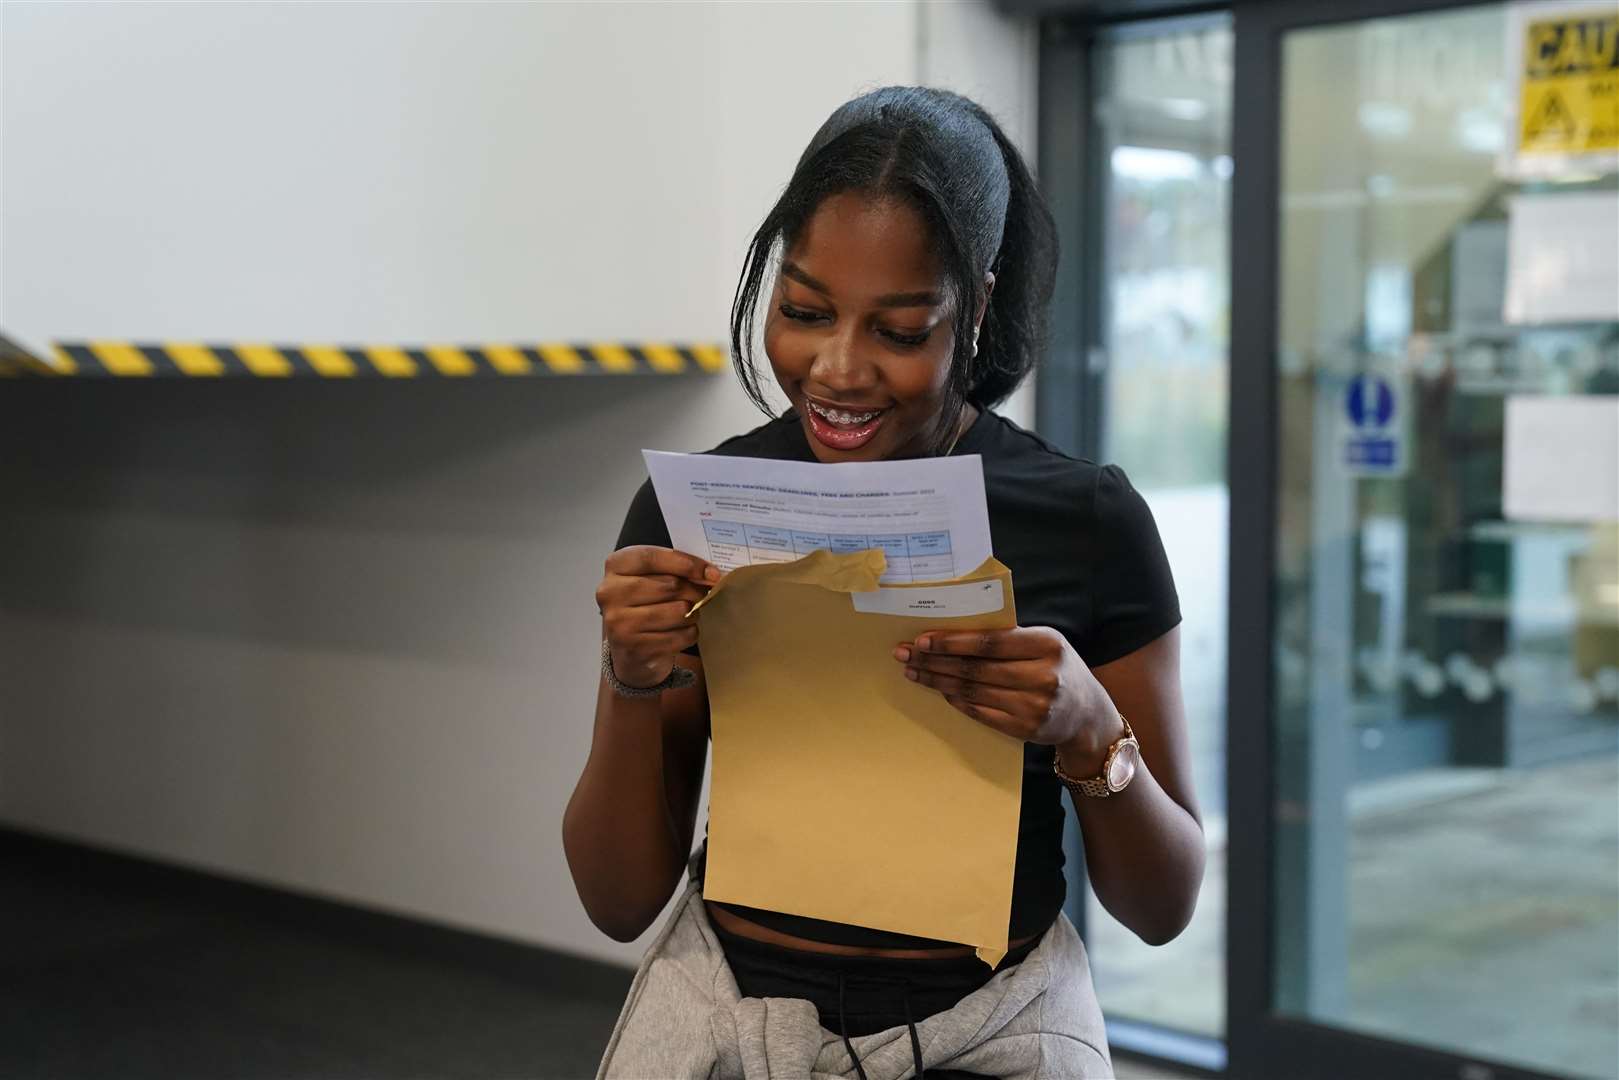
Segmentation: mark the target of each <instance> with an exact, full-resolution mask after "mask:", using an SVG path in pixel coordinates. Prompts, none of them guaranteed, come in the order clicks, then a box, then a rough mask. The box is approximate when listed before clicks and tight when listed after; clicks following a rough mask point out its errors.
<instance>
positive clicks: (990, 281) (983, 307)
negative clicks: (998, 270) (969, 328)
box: [973, 270, 995, 333]
mask: <svg viewBox="0 0 1619 1080" xmlns="http://www.w3.org/2000/svg"><path fill="white" fill-rule="evenodd" d="M994 291H995V275H994V274H993V273H991V272H990V271H988V270H986V271H984V298H983V299H982V300H980V301H978V310H977V311H975V312H973V332H974V333H977V332H978V327H979V326H980V325H982V324H983V321H984V312H985V311H987V310H988V309H989V294H990V293H992V292H994Z"/></svg>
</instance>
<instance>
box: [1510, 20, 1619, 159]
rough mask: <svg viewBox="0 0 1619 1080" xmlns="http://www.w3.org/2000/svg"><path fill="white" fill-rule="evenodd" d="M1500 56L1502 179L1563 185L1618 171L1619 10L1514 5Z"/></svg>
mask: <svg viewBox="0 0 1619 1080" xmlns="http://www.w3.org/2000/svg"><path fill="white" fill-rule="evenodd" d="M1506 58H1507V66H1508V71H1507V74H1508V80H1507V85H1508V88H1509V96H1510V101H1509V104H1508V109H1507V123H1508V131H1507V139H1506V148H1505V150H1504V151H1503V155H1502V159H1501V161H1500V170H1499V171H1500V172H1501V173H1502V175H1503V176H1506V177H1510V178H1513V179H1520V180H1530V179H1561V178H1570V177H1572V176H1574V175H1579V174H1601V173H1604V172H1609V171H1613V170H1615V169H1619V7H1616V6H1615V4H1614V3H1613V0H1534V2H1531V3H1517V4H1513V5H1512V6H1511V7H1510V8H1508V9H1507V42H1506Z"/></svg>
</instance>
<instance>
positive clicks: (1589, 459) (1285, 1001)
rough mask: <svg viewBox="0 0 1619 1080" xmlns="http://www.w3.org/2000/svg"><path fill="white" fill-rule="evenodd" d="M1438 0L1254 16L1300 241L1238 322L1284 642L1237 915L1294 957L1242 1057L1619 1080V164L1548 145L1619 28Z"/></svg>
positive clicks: (1266, 235)
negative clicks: (1257, 823) (1575, 81)
mask: <svg viewBox="0 0 1619 1080" xmlns="http://www.w3.org/2000/svg"><path fill="white" fill-rule="evenodd" d="M1421 6H1424V7H1428V8H1432V10H1425V11H1421V12H1419V13H1415V14H1404V15H1389V16H1381V14H1380V13H1381V11H1382V10H1384V9H1388V8H1390V7H1391V5H1388V4H1380V3H1363V4H1357V3H1328V4H1323V5H1321V6H1320V7H1319V8H1317V7H1316V6H1315V5H1302V6H1301V5H1288V7H1289V8H1291V9H1292V11H1291V12H1288V11H1286V10H1285V9H1284V8H1282V6H1280V5H1265V6H1263V7H1261V8H1259V9H1258V10H1257V14H1256V18H1255V19H1254V20H1253V21H1252V22H1251V23H1250V24H1249V25H1248V26H1247V27H1245V26H1244V21H1243V9H1241V8H1239V11H1238V36H1239V41H1240V40H1241V39H1242V38H1243V36H1244V34H1252V35H1254V40H1252V41H1250V42H1249V44H1248V46H1247V48H1248V50H1249V51H1250V53H1251V54H1252V55H1253V56H1254V58H1255V59H1256V61H1258V62H1261V63H1262V64H1263V65H1264V68H1263V73H1264V75H1265V77H1266V78H1267V80H1268V85H1269V87H1271V88H1272V89H1273V90H1274V94H1273V96H1272V100H1273V101H1274V102H1275V103H1276V104H1275V106H1274V107H1273V110H1272V112H1271V113H1270V115H1269V116H1268V118H1266V119H1263V120H1261V121H1256V123H1255V124H1253V125H1251V126H1249V128H1248V132H1247V133H1248V135H1249V136H1250V138H1251V139H1252V140H1253V142H1252V143H1249V144H1248V145H1254V146H1255V151H1256V153H1255V157H1254V159H1253V162H1252V166H1251V165H1250V159H1249V158H1247V157H1245V156H1243V155H1242V147H1243V145H1244V144H1243V142H1242V139H1241V135H1240V134H1239V146H1238V151H1237V153H1238V157H1237V161H1238V165H1239V173H1238V180H1237V183H1238V185H1239V191H1238V194H1237V210H1238V213H1237V218H1238V220H1237V222H1236V224H1235V225H1234V230H1235V232H1236V234H1237V235H1239V236H1241V235H1243V224H1244V223H1245V222H1246V223H1255V224H1256V225H1257V224H1258V223H1260V221H1261V215H1262V214H1263V215H1266V217H1267V218H1268V220H1266V221H1264V222H1263V225H1262V226H1261V227H1260V228H1259V236H1257V237H1254V238H1253V239H1255V241H1256V242H1262V243H1263V244H1264V245H1265V248H1266V249H1267V250H1265V251H1262V252H1260V253H1257V254H1256V257H1258V258H1263V259H1269V258H1271V257H1273V258H1274V262H1267V265H1266V266H1265V267H1264V268H1263V269H1261V270H1260V271H1258V272H1255V273H1252V274H1250V275H1247V276H1246V280H1245V271H1244V268H1243V264H1242V260H1241V259H1240V258H1239V259H1238V260H1236V261H1234V264H1233V265H1234V279H1233V286H1234V290H1235V291H1236V292H1237V293H1238V294H1242V293H1244V291H1245V290H1246V289H1252V288H1255V287H1258V288H1259V289H1260V290H1262V291H1263V292H1264V293H1265V294H1266V295H1267V297H1268V298H1269V304H1268V306H1267V305H1266V304H1265V303H1264V302H1262V301H1261V300H1260V299H1257V298H1255V297H1254V296H1253V295H1252V294H1249V297H1248V299H1247V300H1242V299H1239V300H1238V301H1237V307H1238V311H1237V313H1236V317H1237V318H1239V319H1240V318H1243V317H1244V316H1246V317H1247V318H1249V319H1251V320H1252V323H1251V325H1249V326H1248V327H1247V328H1246V329H1245V330H1244V331H1243V332H1242V333H1241V334H1239V335H1234V342H1233V357H1234V359H1233V364H1234V373H1233V393H1234V394H1236V393H1238V392H1239V388H1242V389H1246V390H1247V391H1248V392H1249V393H1251V394H1252V396H1253V402H1252V403H1253V404H1254V405H1255V406H1256V407H1262V408H1263V409H1264V410H1265V411H1266V413H1267V416H1266V419H1265V421H1264V422H1263V424H1262V425H1261V427H1262V428H1263V430H1262V431H1260V432H1257V433H1253V432H1251V433H1249V434H1248V436H1247V437H1245V439H1244V441H1243V445H1242V446H1241V447H1240V448H1239V447H1238V446H1237V445H1236V440H1235V439H1234V445H1233V463H1234V470H1235V469H1236V468H1239V467H1240V466H1241V465H1242V464H1243V463H1244V462H1246V463H1247V464H1248V465H1250V466H1252V467H1253V468H1254V469H1255V470H1256V471H1257V472H1258V473H1259V476H1258V477H1257V479H1253V480H1245V481H1243V482H1242V483H1241V484H1240V485H1239V482H1238V481H1237V480H1236V479H1234V480H1233V488H1232V514H1233V518H1234V519H1236V518H1238V517H1239V516H1240V515H1241V514H1242V513H1243V512H1244V510H1245V509H1246V510H1249V511H1259V513H1258V514H1257V515H1256V517H1255V521H1257V522H1258V524H1257V525H1252V524H1249V525H1245V526H1244V528H1245V529H1246V530H1247V535H1248V536H1250V537H1252V539H1253V540H1254V541H1255V544H1256V546H1257V548H1258V551H1257V553H1256V554H1249V555H1247V556H1244V557H1240V558H1238V559H1234V561H1233V594H1234V599H1233V620H1234V621H1233V637H1232V640H1233V642H1236V641H1237V640H1238V638H1237V630H1236V627H1237V625H1238V624H1239V622H1241V621H1242V620H1244V619H1247V620H1249V623H1248V625H1249V627H1250V628H1254V627H1257V628H1262V630H1263V638H1264V640H1265V641H1267V642H1268V648H1265V649H1262V650H1261V649H1256V650H1255V652H1263V653H1264V655H1263V656H1261V657H1249V658H1247V659H1246V660H1243V661H1236V660H1234V663H1233V669H1232V670H1233V682H1234V684H1235V685H1236V687H1237V688H1236V689H1235V690H1234V696H1235V698H1241V699H1242V703H1243V704H1246V705H1247V706H1250V707H1251V709H1252V711H1253V713H1254V715H1255V716H1256V718H1257V719H1256V720H1255V721H1253V722H1252V723H1250V724H1249V725H1248V727H1247V732H1248V734H1249V735H1250V736H1251V737H1252V738H1253V740H1254V741H1253V742H1252V743H1250V744H1249V749H1250V751H1251V752H1256V753H1260V754H1262V755H1263V756H1264V767H1263V769H1261V770H1260V771H1259V772H1258V773H1257V774H1254V775H1252V776H1250V777H1249V778H1248V780H1249V782H1250V783H1252V784H1254V785H1256V787H1257V790H1255V791H1253V792H1251V793H1250V797H1251V799H1252V800H1253V801H1251V802H1249V803H1248V805H1249V806H1250V807H1252V808H1253V810H1254V811H1255V812H1256V813H1258V814H1262V815H1263V819H1264V822H1265V829H1264V836H1263V838H1262V839H1261V840H1259V841H1256V842H1254V843H1253V844H1250V845H1246V846H1244V847H1243V848H1241V849H1239V847H1238V845H1237V844H1236V843H1235V842H1234V843H1233V853H1232V873H1233V874H1234V875H1236V874H1239V873H1241V872H1242V870H1243V869H1244V866H1245V865H1249V866H1251V865H1252V864H1244V862H1243V856H1244V855H1246V856H1248V857H1249V858H1256V859H1262V860H1263V869H1264V873H1263V876H1262V877H1261V878H1260V880H1259V881H1258V882H1257V883H1255V884H1253V885H1252V886H1250V887H1248V891H1247V892H1246V894H1245V895H1247V896H1248V897H1251V898H1252V899H1253V900H1254V903H1255V905H1256V910H1257V911H1258V912H1260V913H1261V914H1260V917H1259V918H1258V919H1257V921H1256V920H1255V919H1253V918H1250V919H1249V921H1248V922H1247V923H1246V925H1245V928H1244V929H1242V930H1240V931H1239V930H1237V929H1236V928H1234V929H1233V937H1234V945H1236V946H1238V947H1241V946H1248V947H1250V948H1251V949H1252V950H1253V951H1254V954H1255V955H1256V956H1258V957H1261V958H1263V959H1264V960H1265V961H1266V962H1264V963H1262V964H1261V965H1260V967H1261V968H1262V971H1263V974H1262V975H1261V976H1258V977H1256V978H1255V979H1253V980H1251V981H1250V982H1249V983H1248V984H1247V985H1246V986H1245V987H1244V988H1243V990H1242V991H1241V994H1240V996H1241V998H1242V1000H1241V1002H1240V1004H1239V1003H1237V1002H1235V1001H1234V1003H1233V1009H1234V1013H1237V1012H1240V1013H1242V1014H1243V1015H1242V1016H1240V1017H1239V1016H1235V1015H1234V1017H1233V1035H1232V1040H1233V1042H1232V1064H1233V1072H1234V1073H1237V1074H1239V1075H1240V1074H1247V1075H1289V1076H1294V1075H1298V1076H1304V1075H1323V1076H1325V1075H1357V1076H1359V1075H1374V1074H1375V1075H1390V1076H1392V1075H1410V1076H1419V1075H1420V1076H1440V1075H1449V1076H1458V1075H1459V1076H1462V1077H1467V1078H1476V1080H1488V1078H1492V1077H1503V1076H1519V1075H1523V1076H1542V1075H1544V1076H1564V1077H1612V1076H1614V1075H1615V1071H1616V1068H1619V506H1616V503H1619V494H1616V490H1619V480H1616V473H1619V467H1616V465H1615V463H1616V462H1619V397H1616V394H1619V257H1616V256H1614V254H1613V253H1614V251H1615V249H1616V248H1619V177H1616V176H1615V173H1614V171H1613V168H1612V165H1611V164H1609V163H1608V162H1607V161H1606V160H1604V159H1603V158H1602V156H1601V155H1597V156H1596V157H1594V158H1590V157H1588V158H1585V159H1582V160H1579V161H1570V160H1563V161H1562V162H1561V163H1559V162H1558V161H1557V160H1554V159H1547V158H1540V159H1535V151H1534V147H1533V143H1534V140H1535V139H1536V138H1537V137H1538V131H1537V130H1531V128H1534V126H1535V123H1537V122H1538V121H1535V120H1534V118H1533V117H1531V116H1530V115H1529V114H1530V113H1532V112H1534V111H1535V110H1536V109H1539V108H1543V107H1544V106H1543V102H1542V97H1543V94H1544V92H1546V91H1545V90H1544V88H1543V87H1537V86H1535V85H1534V83H1533V79H1532V78H1529V77H1528V76H1526V72H1530V73H1532V71H1533V68H1534V64H1535V62H1536V61H1535V58H1534V50H1535V49H1536V48H1540V49H1542V50H1543V51H1544V61H1545V63H1546V64H1547V65H1549V66H1551V67H1555V68H1556V71H1555V74H1556V75H1557V77H1558V78H1574V77H1578V76H1580V75H1581V72H1582V70H1584V69H1580V65H1586V66H1587V68H1592V67H1594V70H1595V72H1596V73H1595V75H1594V76H1593V77H1594V78H1597V79H1600V78H1604V77H1605V78H1608V79H1609V80H1610V82H1609V84H1608V85H1609V92H1610V93H1612V94H1619V89H1615V87H1614V86H1613V83H1612V80H1613V78H1614V77H1615V72H1614V69H1613V57H1614V49H1615V43H1616V39H1619V17H1615V16H1614V15H1612V14H1608V15H1606V16H1604V15H1603V13H1602V11H1601V10H1600V8H1599V9H1597V10H1596V13H1595V15H1594V17H1588V16H1590V15H1591V12H1592V11H1593V8H1592V6H1591V5H1582V4H1580V3H1578V2H1575V3H1569V4H1563V5H1559V4H1558V3H1557V2H1555V0H1546V2H1543V3H1540V4H1537V5H1530V8H1529V11H1528V15H1527V16H1526V15H1525V10H1526V9H1525V8H1523V7H1514V6H1512V5H1507V4H1484V5H1473V6H1465V7H1439V6H1437V5H1431V4H1430V5H1421ZM1300 7H1306V8H1311V9H1313V11H1311V12H1310V13H1308V14H1306V13H1301V12H1300V11H1299V8H1300ZM1607 10H1608V12H1610V13H1611V12H1612V8H1611V6H1609V7H1608V8H1607ZM1361 14H1370V15H1373V16H1379V17H1367V18H1363V17H1358V16H1359V15H1361ZM1327 18H1333V19H1335V20H1337V21H1332V22H1329V23H1321V22H1315V23H1314V24H1313V25H1312V24H1310V23H1306V22H1303V21H1301V20H1304V19H1309V20H1321V19H1327ZM1535 20H1541V21H1549V22H1550V23H1552V24H1554V25H1559V26H1562V27H1565V28H1568V27H1572V28H1573V29H1572V30H1568V31H1567V32H1566V33H1565V32H1562V31H1556V30H1554V31H1550V33H1551V36H1550V37H1548V36H1547V34H1548V32H1547V31H1544V30H1542V31H1535V30H1533V29H1532V28H1531V26H1530V23H1531V22H1533V21H1535ZM1537 32H1538V33H1539V34H1540V37H1539V39H1538V44H1537V39H1536V38H1535V37H1534V36H1533V35H1534V34H1535V33H1537ZM1242 48H1243V46H1242V45H1240V44H1239V50H1241V49H1242ZM1525 50H1527V52H1526V51H1525ZM1241 62H1242V53H1241V51H1239V57H1238V63H1239V65H1240V64H1241ZM1602 64H1606V65H1608V66H1607V69H1606V70H1607V72H1608V74H1607V75H1606V76H1604V75H1602V74H1601V72H1602V70H1603V69H1602V68H1601V67H1600V65H1602ZM1241 79H1242V76H1241V74H1240V69H1239V85H1238V91H1237V101H1238V110H1239V113H1238V126H1239V129H1240V128H1241V127H1242V124H1243V120H1242V115H1241V109H1242V105H1243V102H1244V100H1245V97H1244V94H1243V86H1242V83H1241ZM1578 108H1579V107H1578V106H1577V105H1574V104H1566V105H1565V111H1566V112H1567V113H1568V114H1569V115H1570V116H1571V117H1572V120H1571V121H1570V124H1572V123H1577V122H1578V121H1579V119H1580V117H1579V116H1578ZM1554 111H1555V110H1554ZM1542 119H1544V118H1542ZM1599 120H1600V118H1599ZM1559 122H1560V123H1561V121H1559ZM1546 123H1550V121H1546ZM1565 126H1567V125H1565ZM1543 127H1544V125H1542V128H1543ZM1569 130H1570V131H1572V127H1569ZM1261 137H1268V141H1269V143H1270V145H1269V146H1268V147H1263V148H1261V147H1258V146H1257V145H1256V144H1257V142H1258V140H1259V139H1260V138H1261ZM1526 161H1528V163H1529V165H1533V166H1535V167H1533V168H1527V167H1526V165H1525V162H1526ZM1250 167H1253V168H1254V169H1255V171H1256V172H1257V173H1262V174H1263V175H1259V176H1256V177H1254V178H1253V183H1252V185H1251V186H1250V187H1249V188H1248V189H1247V190H1246V191H1243V190H1241V185H1242V183H1243V177H1242V171H1243V170H1246V169H1249V168H1250ZM1604 245H1605V250H1604V249H1603V246H1604ZM1237 367H1244V368H1245V369H1246V370H1245V373H1244V374H1242V375H1238V374H1237V373H1236V368H1237ZM1256 369H1261V370H1256ZM1238 415H1239V416H1240V412H1239V414H1238ZM1234 428H1235V425H1234ZM1234 476H1235V473H1234ZM1261 529H1262V530H1263V533H1264V535H1262V536H1261V535H1259V531H1260V530H1261ZM1240 539H1241V538H1240V537H1239V536H1238V535H1236V533H1235V532H1234V535H1233V541H1232V543H1233V545H1234V547H1235V546H1236V545H1237V544H1238V543H1239V542H1240ZM1239 563H1240V566H1239ZM1243 590H1246V596H1245V598H1244V599H1242V600H1240V601H1239V600H1238V599H1237V598H1236V594H1238V593H1239V591H1243ZM1254 644H1258V643H1257V642H1256V643H1254ZM1233 650H1235V645H1233ZM1239 668H1240V669H1241V673H1240V674H1239ZM1233 711H1234V714H1235V713H1236V712H1237V711H1238V703H1237V701H1236V700H1235V699H1234V709H1233ZM1261 740H1262V741H1261ZM1232 744H1233V746H1234V747H1235V746H1237V745H1239V733H1238V732H1237V731H1235V730H1234V731H1233V733H1232ZM1237 775H1238V774H1237V772H1236V771H1235V770H1234V771H1233V784H1234V785H1236V783H1237V780H1236V777H1237ZM1236 798H1237V797H1236V796H1235V794H1234V796H1233V801H1234V802H1235V801H1236ZM1240 820H1241V817H1240V815H1239V812H1238V810H1237V808H1235V807H1234V809H1233V830H1235V829H1237V828H1238V827H1239V826H1238V824H1237V822H1239V821H1240ZM1238 903H1239V899H1238V896H1237V893H1236V892H1235V891H1234V893H1233V905H1234V910H1233V918H1234V919H1235V918H1237V917H1238V916H1237V914H1236V908H1237V905H1238ZM1234 955H1235V954H1234ZM1233 962H1235V961H1233ZM1267 1062H1268V1064H1264V1065H1262V1064H1261V1063H1267ZM1267 1068H1268V1069H1270V1070H1271V1071H1268V1072H1267V1071H1265V1070H1266V1069H1267ZM1346 1070H1347V1071H1346ZM1368 1070H1372V1071H1368Z"/></svg>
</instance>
